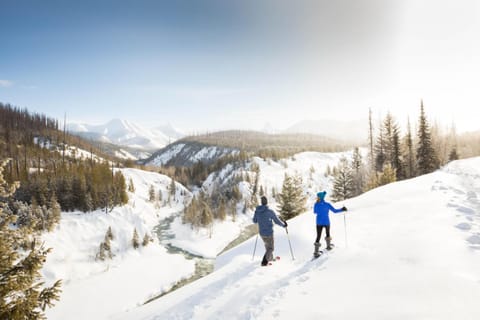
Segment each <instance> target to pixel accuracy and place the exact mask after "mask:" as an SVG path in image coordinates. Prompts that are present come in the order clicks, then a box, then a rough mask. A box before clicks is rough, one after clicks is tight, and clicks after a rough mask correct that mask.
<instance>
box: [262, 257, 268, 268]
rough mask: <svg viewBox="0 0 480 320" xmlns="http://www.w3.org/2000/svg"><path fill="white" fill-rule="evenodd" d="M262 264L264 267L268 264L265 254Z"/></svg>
mask: <svg viewBox="0 0 480 320" xmlns="http://www.w3.org/2000/svg"><path fill="white" fill-rule="evenodd" d="M261 265H262V267H265V266H268V260H267V257H266V256H263V259H262V263H261Z"/></svg>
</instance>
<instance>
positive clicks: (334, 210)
mask: <svg viewBox="0 0 480 320" xmlns="http://www.w3.org/2000/svg"><path fill="white" fill-rule="evenodd" d="M328 208H329V209H330V211H332V212H333V213H339V212H343V211H347V208H345V207H343V208H340V209H335V208H334V207H333V206H332V205H331V204H330V203H329V204H328Z"/></svg>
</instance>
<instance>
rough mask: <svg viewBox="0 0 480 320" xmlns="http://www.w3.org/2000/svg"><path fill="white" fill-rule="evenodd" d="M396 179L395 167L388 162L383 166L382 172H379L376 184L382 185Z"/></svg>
mask: <svg viewBox="0 0 480 320" xmlns="http://www.w3.org/2000/svg"><path fill="white" fill-rule="evenodd" d="M395 181H396V174H395V169H393V168H392V166H391V165H390V164H389V163H388V164H386V165H385V166H384V168H383V171H382V173H381V174H380V177H379V181H378V186H383V185H385V184H388V183H392V182H395Z"/></svg>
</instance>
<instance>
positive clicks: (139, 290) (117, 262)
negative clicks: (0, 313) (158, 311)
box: [42, 169, 195, 319]
mask: <svg viewBox="0 0 480 320" xmlns="http://www.w3.org/2000/svg"><path fill="white" fill-rule="evenodd" d="M122 173H123V174H124V176H125V177H126V181H127V183H128V182H129V181H130V179H131V180H132V181H133V184H134V187H135V193H129V197H130V201H129V203H128V204H127V205H125V206H123V207H117V208H115V209H114V210H113V211H111V212H108V213H105V212H104V211H102V210H97V211H94V212H90V213H83V212H69V213H65V212H64V213H62V220H61V222H60V224H59V226H57V228H55V230H54V231H52V232H49V233H46V234H45V235H44V236H43V240H44V241H45V246H46V247H49V248H52V249H53V250H52V252H51V253H50V254H49V255H48V259H47V261H46V263H45V265H44V268H43V269H42V273H43V275H44V277H45V278H46V279H47V283H48V282H53V281H55V280H57V279H62V280H63V285H62V291H63V292H62V294H61V300H60V301H59V302H58V303H57V304H56V306H55V308H52V309H48V310H47V316H48V319H105V318H107V316H108V315H110V314H112V313H114V312H116V311H119V310H125V309H129V308H131V307H135V306H136V305H137V304H141V303H143V302H145V301H146V300H148V299H149V298H151V297H152V296H155V295H158V294H159V293H161V292H163V291H165V290H167V289H168V288H170V287H171V286H172V285H173V284H175V283H176V282H177V281H179V280H180V279H182V278H185V277H188V276H190V275H191V274H193V273H194V270H195V261H193V260H187V259H185V257H184V256H182V255H179V254H171V253H169V252H168V251H167V249H166V248H165V247H164V246H161V245H159V243H158V239H157V236H156V235H155V234H154V233H153V231H152V229H153V228H154V227H155V226H156V225H157V224H158V223H159V221H160V220H161V219H163V218H166V217H169V216H171V215H174V214H176V213H177V212H179V211H181V210H182V209H183V206H184V205H183V203H184V202H185V201H189V199H190V197H191V194H190V192H189V191H188V190H186V189H185V188H183V186H181V185H180V184H177V186H176V195H175V200H172V201H170V205H168V204H166V200H167V199H168V194H169V190H168V186H169V185H170V184H171V179H170V178H168V177H166V176H163V175H160V174H157V173H153V172H146V171H142V170H137V169H122ZM150 186H154V189H155V192H156V193H157V194H158V193H159V192H161V193H162V198H163V199H164V203H163V204H162V203H152V202H150V201H148V197H149V193H148V190H149V188H150ZM109 227H111V228H112V231H113V235H114V239H113V240H112V241H111V247H112V250H111V251H112V253H113V255H114V256H113V258H112V259H106V260H105V261H96V260H95V256H96V254H97V253H98V251H99V247H100V243H101V242H102V241H104V237H105V234H106V232H107V230H108V228H109ZM135 228H136V230H137V232H138V235H139V238H140V241H142V239H143V237H144V235H145V234H149V235H150V236H151V237H152V238H153V239H154V242H153V243H151V244H150V245H148V246H146V247H143V246H141V247H140V248H139V249H137V250H135V249H133V247H132V238H133V232H134V229H135Z"/></svg>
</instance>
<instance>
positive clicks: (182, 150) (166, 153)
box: [145, 141, 239, 166]
mask: <svg viewBox="0 0 480 320" xmlns="http://www.w3.org/2000/svg"><path fill="white" fill-rule="evenodd" d="M238 152H239V151H238V150H236V149H232V148H225V147H219V146H207V145H204V144H201V143H198V142H182V141H178V142H177V143H173V144H170V145H168V146H167V147H165V148H164V149H162V150H159V151H158V152H156V153H154V154H153V155H152V156H151V157H150V158H149V159H147V160H146V162H145V164H146V165H152V166H162V165H164V164H167V163H168V164H170V165H176V166H189V165H192V164H194V163H197V162H199V161H201V162H203V163H205V164H208V163H212V162H214V161H215V160H217V159H219V158H221V157H223V156H225V155H228V154H237V153H238Z"/></svg>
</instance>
